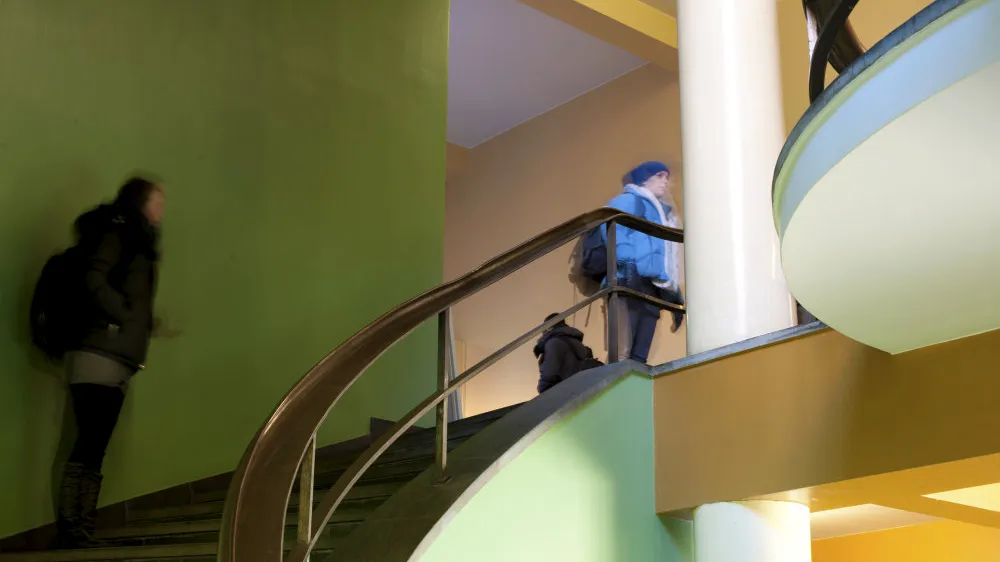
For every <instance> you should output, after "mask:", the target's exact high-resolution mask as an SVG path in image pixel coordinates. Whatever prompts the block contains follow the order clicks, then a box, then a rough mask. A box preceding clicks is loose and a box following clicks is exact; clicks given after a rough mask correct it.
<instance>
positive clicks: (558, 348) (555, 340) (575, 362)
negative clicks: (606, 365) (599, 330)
mask: <svg viewBox="0 0 1000 562" xmlns="http://www.w3.org/2000/svg"><path fill="white" fill-rule="evenodd" d="M556 316H558V314H550V315H549V316H548V317H546V318H545V321H546V322H548V321H549V320H552V319H553V318H555V317H556ZM535 357H536V358H537V359H538V369H539V371H540V377H539V379H538V393H539V394H541V393H543V392H545V391H546V390H548V389H550V388H552V387H553V386H555V385H557V384H559V383H561V382H562V381H564V380H566V379H568V378H570V377H571V376H573V375H575V374H577V373H579V372H580V371H585V370H587V369H593V368H594V367H599V366H601V365H603V363H601V362H600V361H598V360H597V359H594V352H593V351H592V350H591V349H590V348H589V347H587V346H585V345H583V332H581V331H580V330H577V329H576V328H572V327H570V326H568V325H567V324H566V322H565V321H562V322H559V323H558V324H556V325H555V326H552V327H551V328H549V329H548V330H547V331H546V332H545V333H544V334H542V337H541V338H539V340H538V343H537V344H535Z"/></svg>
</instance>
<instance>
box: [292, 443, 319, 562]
mask: <svg viewBox="0 0 1000 562" xmlns="http://www.w3.org/2000/svg"><path fill="white" fill-rule="evenodd" d="M315 473H316V436H315V435H313V437H312V439H310V440H309V445H308V446H307V447H306V454H305V455H304V456H303V457H302V466H301V467H299V523H298V525H299V528H298V537H297V539H296V540H297V542H298V543H299V545H300V546H301V547H303V548H309V543H311V542H312V515H313V486H314V484H313V482H314V477H315ZM302 561H303V562H309V553H308V552H307V553H306V555H305V557H304V558H303V559H302Z"/></svg>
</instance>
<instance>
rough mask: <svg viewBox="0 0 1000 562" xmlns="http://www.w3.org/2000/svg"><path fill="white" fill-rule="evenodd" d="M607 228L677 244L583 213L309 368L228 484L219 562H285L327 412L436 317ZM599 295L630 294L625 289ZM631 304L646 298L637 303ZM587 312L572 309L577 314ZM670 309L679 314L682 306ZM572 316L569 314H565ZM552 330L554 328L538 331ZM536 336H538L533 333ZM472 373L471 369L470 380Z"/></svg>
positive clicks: (652, 227) (324, 512)
mask: <svg viewBox="0 0 1000 562" xmlns="http://www.w3.org/2000/svg"><path fill="white" fill-rule="evenodd" d="M611 222H614V223H616V224H620V225H622V226H625V227H628V228H632V229H634V230H638V231H640V232H644V233H646V234H649V235H651V236H656V237H658V238H662V239H664V240H669V241H672V242H683V232H682V231H681V230H678V229H674V228H667V227H663V226H660V225H658V224H654V223H651V222H648V221H645V220H643V219H640V218H638V217H635V216H633V215H630V214H628V213H624V212H622V211H618V210H616V209H610V208H602V209H598V210H595V211H591V212H589V213H585V214H583V215H580V216H578V217H576V218H574V219H571V220H569V221H567V222H565V223H563V224H561V225H559V226H557V227H555V228H553V229H551V230H548V231H547V232H544V233H542V234H541V235H539V236H536V237H534V238H532V239H531V240H528V241H527V242H525V243H523V244H521V245H519V246H517V247H515V248H513V249H511V250H509V251H508V252H505V253H504V254H501V255H500V256H497V257H496V258H494V259H492V260H490V261H488V262H486V263H485V264H483V265H482V266H480V267H478V268H476V269H475V270H473V271H471V272H469V273H468V274H466V275H464V276H462V277H460V278H458V279H456V280H454V281H450V282H448V283H444V284H443V285H440V286H438V287H436V288H434V289H431V290H430V291H427V292H426V293H424V294H422V295H420V296H418V297H415V298H413V299H411V300H410V301H407V302H405V303H403V304H402V305H400V306H398V307H396V308H395V309H393V310H391V311H389V312H388V313H386V314H384V315H382V316H381V317H380V318H378V319H377V320H375V321H374V322H372V323H371V324H369V325H368V326H366V327H365V328H362V329H361V330H360V331H359V332H357V333H356V334H354V335H353V336H351V337H350V338H349V339H348V340H347V341H345V342H344V343H342V344H341V345H340V346H339V347H337V348H336V349H334V350H333V351H332V352H331V353H330V354H329V355H327V356H326V357H325V358H323V360H321V361H320V362H319V363H318V364H317V365H316V366H315V367H313V368H312V369H310V370H309V372H308V373H306V375H305V376H303V377H302V378H301V379H300V380H299V382H298V383H296V384H295V386H294V387H293V388H292V389H291V390H290V391H289V392H288V394H286V395H285V397H284V398H283V399H282V401H281V403H280V404H279V405H278V406H277V408H276V409H275V411H274V413H273V414H272V415H271V416H270V418H269V419H268V420H267V422H265V423H264V425H263V426H262V427H261V428H260V430H259V431H258V432H257V434H256V436H255V437H254V438H253V440H252V441H251V443H250V445H249V447H248V448H247V450H246V452H245V453H244V455H243V458H242V460H241V461H240V464H239V466H238V467H237V469H236V472H235V474H234V475H233V480H232V483H231V485H230V489H229V493H228V496H227V498H226V506H225V510H224V512H223V521H222V530H221V531H220V537H219V554H218V559H219V560H220V561H222V562H276V561H280V560H282V557H283V549H284V533H285V513H286V510H287V507H288V502H289V497H290V496H291V492H292V486H293V485H294V482H295V479H296V474H297V472H298V468H299V466H300V464H301V462H302V460H303V457H304V456H305V454H306V451H307V449H308V448H309V447H310V445H311V443H312V442H313V439H314V437H315V434H316V431H317V429H318V428H319V426H320V425H321V424H322V423H323V420H324V419H325V418H326V416H327V414H328V413H329V411H330V410H331V409H332V408H333V407H334V406H335V405H336V404H337V402H338V401H339V400H340V398H341V397H342V396H343V395H344V393H345V392H346V391H347V390H348V389H349V388H350V387H351V385H352V384H354V382H355V381H357V380H358V378H359V377H360V376H361V375H362V374H363V373H364V371H365V370H366V369H367V368H368V366H369V365H371V364H372V363H373V362H374V361H375V360H376V359H377V358H378V357H379V356H380V355H381V354H382V353H384V352H385V351H386V350H387V349H389V347H391V346H392V345H393V344H395V343H396V342H397V341H399V340H400V339H401V338H403V337H404V336H406V335H407V334H409V333H410V332H412V331H413V330H414V329H416V328H417V327H418V326H419V325H420V324H422V323H423V322H425V321H427V320H430V319H432V318H435V317H436V316H437V315H438V314H440V313H442V312H443V311H445V310H447V309H449V308H450V307H452V306H454V305H455V304H457V303H458V302H460V301H462V300H464V299H466V298H468V297H469V296H471V295H473V294H475V293H477V292H479V291H481V290H482V289H484V288H486V287H488V286H490V285H492V284H493V283H496V282H497V281H499V280H501V279H503V278H505V277H507V276H508V275H510V274H512V273H514V272H516V271H518V270H520V269H521V268H523V267H525V266H526V265H528V264H530V263H532V262H534V261H535V260H537V259H539V258H541V257H543V256H545V255H547V254H549V253H550V252H552V251H553V250H555V249H557V248H559V247H561V246H563V245H564V244H566V243H568V242H570V241H572V240H573V239H575V238H577V237H579V236H581V235H582V234H584V233H586V232H589V231H590V230H592V229H594V228H596V227H598V226H601V225H603V224H606V223H611ZM605 291H606V292H622V293H630V294H632V292H631V291H628V290H627V289H621V288H611V289H605ZM633 296H638V297H640V298H643V297H641V295H637V294H635V295H633ZM595 298H596V296H595ZM583 304H584V303H580V305H577V306H578V307H582V306H581V305H583ZM664 304H665V303H664ZM672 308H677V309H678V310H682V309H681V308H679V307H672ZM570 310H573V309H570ZM568 313H569V312H568V311H567V313H564V315H568ZM554 321H555V319H553V321H550V322H549V323H546V324H543V325H542V327H544V326H547V325H549V324H552V323H554ZM536 330H537V328H536ZM534 333H536V332H535V331H534V330H533V331H532V332H529V334H534ZM524 337H530V336H528V335H527V334H526V336H522V338H524ZM519 339H521V338H519ZM488 359H489V358H488ZM488 366H489V365H485V366H483V367H482V368H481V369H480V370H479V371H475V372H472V373H466V374H465V375H463V376H462V377H459V378H458V379H455V380H454V381H452V384H449V385H448V386H447V388H445V389H444V390H442V391H438V392H436V393H434V394H432V395H431V396H430V397H428V398H427V399H425V400H424V401H423V402H421V404H420V405H418V406H417V407H416V408H415V409H414V410H413V411H412V412H411V414H413V413H415V412H418V411H428V410H429V409H430V408H432V407H434V405H436V404H437V403H438V402H440V401H441V400H443V399H444V397H446V396H447V395H448V394H450V393H451V392H454V390H455V389H457V388H458V387H459V386H461V385H462V384H464V383H465V382H468V380H470V379H471V378H472V377H474V376H475V375H476V374H478V373H479V372H481V371H482V370H483V369H485V368H486V367H488ZM477 367H478V366H477ZM474 369H476V367H474V368H473V369H471V370H470V371H473V370H474ZM410 417H411V416H408V417H407V418H405V419H404V420H402V421H400V422H399V423H397V424H396V427H394V429H393V431H390V432H388V433H387V434H386V435H383V438H381V439H379V440H378V441H377V442H376V443H375V444H373V445H372V447H370V448H369V451H367V452H366V453H365V454H364V455H362V457H361V458H359V459H358V460H357V461H355V464H354V465H352V469H354V470H352V469H348V471H346V472H345V473H344V475H342V476H341V479H340V480H338V482H337V483H336V484H335V485H334V488H332V489H331V490H330V491H329V492H328V493H327V497H326V498H324V500H323V502H322V504H321V506H320V509H319V510H317V512H318V513H319V514H320V517H317V518H316V519H315V521H314V523H313V527H314V529H322V527H323V526H324V525H325V524H326V521H327V520H328V518H329V514H330V513H332V512H333V509H335V508H336V505H337V504H338V503H339V502H340V499H342V498H343V496H344V495H345V494H346V491H347V490H349V489H350V487H351V486H352V485H353V484H354V482H355V481H356V480H357V478H360V475H361V473H362V472H363V470H364V468H367V466H368V465H370V462H371V461H372V460H374V459H375V458H377V456H378V455H379V454H381V452H382V451H384V450H385V449H386V448H388V446H389V445H391V444H392V441H394V440H395V439H396V438H397V437H398V435H400V434H402V431H405V429H406V427H408V426H406V427H403V426H404V425H405V424H406V423H409V424H410V425H412V423H413V422H415V420H416V419H417V418H419V416H417V417H416V418H413V420H412V421H409V420H410ZM400 428H402V430H400ZM369 453H370V454H369ZM313 535H314V537H313V539H312V541H313V543H312V544H315V540H316V539H315V536H316V535H318V533H313ZM311 546H312V545H309V548H304V547H300V548H298V549H296V550H295V551H293V553H292V555H291V557H290V559H291V560H302V559H304V557H305V556H306V555H307V553H308V551H309V550H310V549H311Z"/></svg>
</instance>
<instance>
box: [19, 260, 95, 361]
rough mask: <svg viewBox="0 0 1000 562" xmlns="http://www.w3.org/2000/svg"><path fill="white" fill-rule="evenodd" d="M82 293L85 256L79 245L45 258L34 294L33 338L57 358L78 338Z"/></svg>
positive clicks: (40, 348) (76, 341)
mask: <svg viewBox="0 0 1000 562" xmlns="http://www.w3.org/2000/svg"><path fill="white" fill-rule="evenodd" d="M82 296H83V268H82V260H81V259H80V258H79V252H78V251H77V249H76V248H70V249H69V250H66V251H65V252H61V253H58V254H55V255H54V256H52V257H50V258H49V259H48V261H46V262H45V266H44V267H43V268H42V274H41V275H40V276H39V277H38V282H37V283H36V284H35V292H34V294H33V295H32V297H31V318H30V325H31V342H32V343H33V344H34V346H35V347H37V348H38V349H39V350H41V352H42V353H44V354H45V356H46V357H48V358H49V359H52V360H54V361H59V360H61V359H62V357H63V355H65V354H66V352H67V351H69V350H70V348H71V347H72V346H74V345H76V344H77V343H78V342H79V339H80V336H81V335H82V329H81V327H82V322H81V316H80V308H81V307H80V305H81V303H82V302H83V301H82Z"/></svg>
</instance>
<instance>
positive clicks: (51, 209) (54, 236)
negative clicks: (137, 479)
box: [0, 162, 106, 527]
mask: <svg viewBox="0 0 1000 562" xmlns="http://www.w3.org/2000/svg"><path fill="white" fill-rule="evenodd" d="M47 164H48V165H47V166H45V167H44V168H42V167H34V168H21V173H20V174H19V175H18V176H17V177H15V178H14V179H12V180H11V185H8V186H0V193H3V194H5V198H4V202H3V208H4V209H5V210H7V213H6V216H5V217H4V219H3V220H2V221H0V225H2V226H0V233H2V235H0V248H2V250H0V255H3V256H4V260H3V262H2V265H0V333H2V336H0V357H3V358H4V369H3V371H4V374H5V378H6V379H7V380H6V385H8V386H7V389H6V390H5V392H3V393H0V407H2V408H3V410H4V412H6V415H5V423H4V424H3V426H4V427H2V428H0V432H3V433H6V435H5V436H4V437H3V439H2V440H0V442H3V443H5V444H7V446H9V447H10V448H9V449H6V450H5V451H3V456H4V457H5V458H7V459H15V462H9V463H5V464H6V465H7V468H6V469H5V470H4V471H3V472H4V474H3V481H4V482H6V483H7V485H6V486H5V487H4V492H3V493H4V496H5V501H2V502H0V503H2V504H4V505H6V506H7V507H6V508H5V510H4V511H5V516H4V517H3V519H2V520H0V527H3V526H5V525H6V524H8V523H10V522H11V521H44V520H47V519H48V518H49V517H51V514H52V513H53V512H54V509H55V501H56V490H57V485H58V481H59V478H60V476H61V473H62V466H63V464H64V463H65V461H66V459H67V458H68V456H69V452H70V448H71V447H72V443H73V439H74V438H75V425H74V423H73V412H72V409H71V408H70V407H68V405H69V402H68V400H67V393H66V389H65V379H64V377H63V373H62V370H61V367H60V366H58V365H56V364H53V363H52V362H50V361H48V360H47V359H46V358H45V357H44V356H43V355H42V354H41V353H40V352H38V351H37V350H36V349H35V348H34V347H33V346H32V344H31V334H30V327H29V323H28V312H29V309H30V306H31V298H32V292H33V290H34V285H35V282H36V281H37V279H38V275H39V273H40V272H41V269H42V266H43V264H44V263H45V261H46V260H47V259H48V258H49V256H51V255H53V254H54V253H57V252H59V251H62V250H63V249H65V248H66V247H68V246H69V245H70V244H71V243H72V241H73V235H72V225H73V221H74V219H75V218H76V217H77V216H78V215H79V213H80V212H82V211H83V210H85V209H86V208H88V207H89V206H91V205H94V204H96V203H97V202H99V201H100V199H101V198H102V197H103V196H104V193H103V192H105V191H106V189H105V187H106V186H105V185H103V183H104V182H102V181H101V179H100V178H98V177H97V175H96V174H95V173H93V171H92V170H90V169H87V168H85V167H81V166H79V165H73V164H72V163H60V162H47ZM53 194H57V195H56V196H53ZM56 436H58V437H56ZM5 448H6V447H5ZM43 466H51V467H52V469H51V471H50V473H49V474H48V475H47V477H46V475H45V474H44V473H40V472H38V468H39V467H43ZM40 484H41V485H40ZM29 496H30V497H29Z"/></svg>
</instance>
